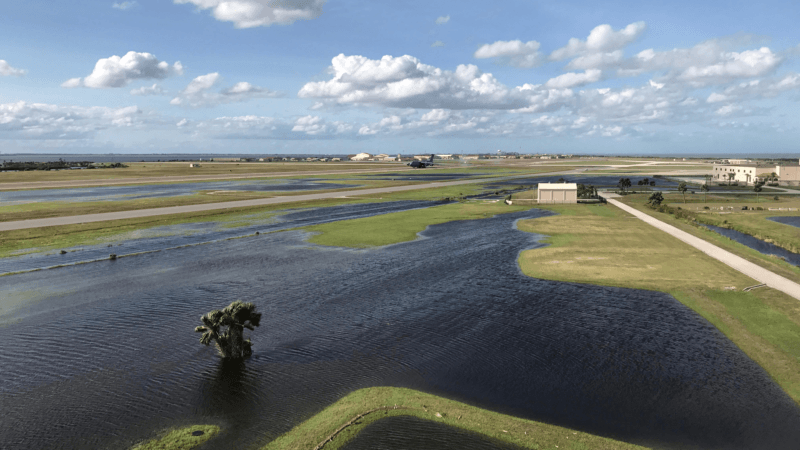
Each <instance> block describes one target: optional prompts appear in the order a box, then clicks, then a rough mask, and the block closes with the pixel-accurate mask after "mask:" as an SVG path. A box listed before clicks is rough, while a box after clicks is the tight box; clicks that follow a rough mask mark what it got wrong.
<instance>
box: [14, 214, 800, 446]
mask: <svg viewBox="0 0 800 450" xmlns="http://www.w3.org/2000/svg"><path fill="white" fill-rule="evenodd" d="M547 214H550V213H548V212H544V211H537V210H531V211H526V212H520V213H512V214H504V215H500V216H496V217H493V218H487V219H483V220H468V221H458V222H451V223H446V224H441V225H435V226H431V227H429V228H428V229H427V230H426V231H425V232H423V233H421V238H420V239H418V240H416V241H413V242H408V243H403V244H397V245H391V246H387V247H382V248H378V249H371V250H348V249H340V248H330V247H321V246H316V245H311V244H308V243H307V242H306V241H305V239H306V237H307V234H306V233H305V232H303V231H284V232H281V233H272V234H261V235H258V236H251V237H246V238H242V239H235V240H228V241H216V242H211V243H209V244H207V245H200V246H188V247H183V248H178V249H174V250H169V251H166V252H159V253H147V254H141V255H137V256H133V257H129V258H122V259H118V260H116V261H107V260H106V261H99V262H95V263H90V264H80V265H71V266H67V267H61V268H58V269H50V270H44V271H38V272H29V273H22V274H16V275H8V276H4V277H0V289H2V291H3V295H4V298H5V299H6V300H3V301H4V302H5V301H11V302H14V301H17V306H16V307H15V308H14V309H13V310H11V311H0V314H3V315H2V316H0V319H2V320H3V324H2V325H0V342H3V346H2V350H0V367H2V370H1V371H0V408H2V411H3V419H2V421H0V448H14V449H74V448H91V449H94V448H120V449H122V448H127V447H128V446H129V445H130V444H132V443H133V442H135V441H137V440H140V439H144V438H147V437H149V436H151V433H153V432H154V431H156V430H159V429H162V428H163V427H168V426H180V425H185V424H192V423H216V424H219V425H220V426H222V427H223V428H224V429H225V432H224V434H223V436H221V437H220V439H218V440H216V441H210V442H209V443H208V446H207V448H219V449H230V448H247V447H249V446H254V445H258V444H263V443H265V442H268V441H270V440H272V439H274V438H276V437H277V436H279V435H281V434H283V433H285V432H287V431H289V430H290V429H291V428H292V427H293V426H295V425H297V424H298V423H300V422H301V421H303V420H305V419H306V418H308V417H310V416H312V415H313V414H315V413H317V412H318V411H320V410H321V409H322V408H324V407H326V406H328V405H330V404H331V403H333V402H335V401H336V400H337V399H339V398H341V397H342V396H344V395H346V394H347V393H349V392H351V391H353V390H355V389H359V388H363V387H369V386H401V387H408V388H414V389H419V390H423V391H426V392H430V393H433V394H436V395H442V396H445V397H448V398H452V399H455V400H458V401H464V402H468V403H470V404H474V405H477V406H480V407H484V408H490V409H492V410H496V411H500V412H504V413H509V414H513V415H517V416H521V417H526V418H530V419H535V420H541V421H545V422H549V423H554V424H558V425H562V426H567V427H573V428H577V429H580V430H582V431H586V432H590V433H596V434H601V435H605V436H609V437H614V438H617V439H622V440H626V441H630V442H635V443H640V444H643V445H649V446H654V447H656V448H703V449H763V448H770V449H795V448H796V443H797V442H800V409H799V408H798V407H797V405H796V404H795V403H794V402H793V401H792V400H791V399H790V398H789V397H788V396H787V395H786V394H785V393H784V392H783V391H782V390H781V389H780V388H779V387H778V386H777V385H776V384H775V383H774V382H773V381H772V380H771V379H770V377H769V376H768V375H767V374H766V373H765V372H764V370H763V369H761V368H760V367H759V366H758V365H756V364H755V363H754V362H753V361H752V360H750V359H749V358H747V357H746V356H745V355H744V354H743V353H742V352H741V351H740V350H739V349H738V348H737V347H736V346H734V345H733V344H732V343H731V342H730V341H728V340H727V339H726V338H725V337H724V336H723V335H722V334H721V333H720V332H719V331H718V330H716V329H715V328H714V327H712V326H711V325H710V324H708V323H707V322H706V321H705V320H704V319H702V318H701V317H699V316H698V315H697V314H695V313H694V312H692V311H691V310H689V309H688V308H686V307H685V306H683V305H682V304H680V303H678V302H677V301H676V300H675V299H674V298H672V297H671V296H669V295H667V294H663V293H658V292H650V291H639V290H632V289H621V288H611V287H600V286H591V285H582V284H575V283H562V282H553V281H546V280H538V279H534V278H529V277H526V276H524V275H523V274H522V273H521V272H520V270H519V268H518V266H517V263H516V260H517V256H518V254H519V252H520V251H522V250H524V249H528V248H535V247H537V246H539V245H541V244H538V243H537V240H538V238H540V236H537V235H534V234H529V233H524V232H521V231H519V230H517V229H516V227H515V221H516V220H519V219H528V218H536V217H541V216H544V215H547ZM234 300H244V301H252V302H255V303H256V304H257V305H258V309H259V310H260V311H261V312H263V313H264V316H263V319H262V324H261V327H259V328H257V329H256V331H255V332H252V333H251V332H248V335H251V337H252V340H253V343H254V355H253V357H252V358H251V359H250V360H248V361H247V362H246V363H244V364H223V363H222V362H221V361H220V360H219V359H218V358H217V356H216V355H215V352H214V350H213V348H211V347H204V346H202V345H201V344H200V343H199V342H198V337H199V335H198V334H196V333H194V332H193V328H194V327H195V326H196V325H198V324H199V317H200V316H201V315H202V314H203V313H205V312H208V311H210V310H212V309H217V308H221V307H223V306H225V305H227V304H228V303H230V302H231V301H234Z"/></svg>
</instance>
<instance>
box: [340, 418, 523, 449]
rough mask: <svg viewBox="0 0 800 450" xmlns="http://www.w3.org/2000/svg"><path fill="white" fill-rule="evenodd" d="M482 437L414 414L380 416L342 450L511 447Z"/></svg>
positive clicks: (511, 446) (512, 447)
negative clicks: (380, 417) (412, 415)
mask: <svg viewBox="0 0 800 450" xmlns="http://www.w3.org/2000/svg"><path fill="white" fill-rule="evenodd" d="M520 448H522V447H516V446H513V445H510V444H506V443H504V442H500V441H494V440H491V439H488V438H486V437H484V436H481V435H478V434H474V433H470V432H467V431H464V430H460V429H458V428H454V427H450V426H447V425H442V424H440V423H435V422H431V421H428V420H422V419H419V418H416V417H410V416H399V417H389V418H386V419H381V420H379V421H377V422H373V423H371V424H369V425H367V426H366V427H364V429H363V430H362V431H361V432H360V433H359V434H358V435H357V436H356V437H355V438H354V439H353V440H351V441H350V442H348V443H347V444H346V445H345V446H344V447H342V450H403V449H408V450H514V449H520Z"/></svg>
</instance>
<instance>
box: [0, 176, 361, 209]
mask: <svg viewBox="0 0 800 450" xmlns="http://www.w3.org/2000/svg"><path fill="white" fill-rule="evenodd" d="M357 186H358V185H356V184H338V183H326V182H324V180H310V179H309V180H255V181H254V180H244V181H208V182H199V183H174V184H143V185H137V186H97V187H87V188H69V189H33V190H27V191H4V192H0V206H2V205H4V204H17V203H34V202H95V201H120V200H136V199H140V198H156V197H176V196H182V195H192V194H195V193H197V192H199V191H218V190H219V191H223V190H224V191H259V192H264V191H276V192H281V191H315V190H322V189H344V188H352V187H357Z"/></svg>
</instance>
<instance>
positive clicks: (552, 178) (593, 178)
mask: <svg viewBox="0 0 800 450" xmlns="http://www.w3.org/2000/svg"><path fill="white" fill-rule="evenodd" d="M625 177H627V178H630V179H631V183H632V184H633V186H631V188H630V189H633V190H635V189H636V188H637V187H640V186H637V184H636V183H638V182H639V181H640V180H642V179H644V177H636V176H633V177H632V176H630V175H626V176H625ZM620 178H622V177H621V176H619V175H618V176H609V175H547V176H531V177H526V178H515V179H513V180H507V181H502V182H498V183H491V184H487V185H486V186H487V187H488V188H490V189H502V188H504V187H508V186H518V185H525V186H527V185H536V184H538V183H558V182H559V181H558V180H560V179H565V180H567V181H568V182H570V183H583V184H586V185H592V186H594V187H610V186H614V187H616V186H617V183H618V182H619V179H620ZM650 181H655V182H656V185H655V187H654V188H655V189H662V188H670V187H672V188H674V187H676V186H678V183H677V182H675V181H671V180H667V179H664V178H650ZM534 187H535V186H534ZM641 187H644V186H641ZM698 189H699V188H698Z"/></svg>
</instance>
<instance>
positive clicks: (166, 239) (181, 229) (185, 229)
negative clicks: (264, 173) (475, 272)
mask: <svg viewBox="0 0 800 450" xmlns="http://www.w3.org/2000/svg"><path fill="white" fill-rule="evenodd" d="M444 203H445V202H430V201H398V202H382V203H365V204H354V205H342V206H333V207H329V208H320V209H305V210H299V211H292V210H288V211H276V214H277V215H276V216H274V217H268V218H267V219H266V220H265V219H258V218H255V219H253V221H254V222H256V224H254V225H249V226H232V227H220V224H218V223H215V222H198V223H188V224H180V225H170V226H165V227H155V228H151V229H147V230H139V231H136V232H132V233H126V234H123V235H122V237H120V238H119V239H112V240H111V241H110V242H106V243H103V244H96V245H82V246H78V247H66V248H64V249H63V250H64V251H66V253H64V254H62V253H61V249H57V250H47V251H44V252H37V253H29V254H25V255H19V256H13V257H6V258H0V275H2V274H5V273H13V272H22V271H30V270H36V269H43V268H52V267H55V266H61V265H71V264H78V263H83V262H89V261H96V260H99V259H108V257H109V255H110V254H111V253H113V254H115V255H117V256H118V257H122V256H125V255H132V254H137V253H142V252H153V251H158V250H163V249H169V248H175V247H180V246H186V245H196V244H202V243H207V242H212V241H216V240H222V239H230V238H234V237H238V236H245V235H249V234H254V233H255V232H260V233H266V232H273V231H279V230H288V229H290V228H297V227H305V226H309V225H318V224H321V223H328V222H335V221H337V220H348V219H358V218H360V217H368V216H374V215H376V214H388V213H392V212H398V211H408V210H411V209H418V208H427V207H430V206H435V205H441V204H444Z"/></svg>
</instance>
